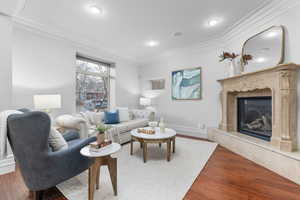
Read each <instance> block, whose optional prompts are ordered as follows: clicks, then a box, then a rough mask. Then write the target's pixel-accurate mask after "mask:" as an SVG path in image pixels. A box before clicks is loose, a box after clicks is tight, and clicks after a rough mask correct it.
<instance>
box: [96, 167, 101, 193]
mask: <svg viewBox="0 0 300 200" xmlns="http://www.w3.org/2000/svg"><path fill="white" fill-rule="evenodd" d="M100 170H101V169H100V166H99V167H98V169H97V180H96V189H97V190H99V181H100Z"/></svg>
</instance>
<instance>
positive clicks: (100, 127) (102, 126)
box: [96, 124, 111, 134]
mask: <svg viewBox="0 0 300 200" xmlns="http://www.w3.org/2000/svg"><path fill="white" fill-rule="evenodd" d="M110 128H111V127H110V126H107V125H105V124H100V125H97V127H96V130H97V131H98V132H99V134H103V133H105V131H107V130H109V129H110Z"/></svg>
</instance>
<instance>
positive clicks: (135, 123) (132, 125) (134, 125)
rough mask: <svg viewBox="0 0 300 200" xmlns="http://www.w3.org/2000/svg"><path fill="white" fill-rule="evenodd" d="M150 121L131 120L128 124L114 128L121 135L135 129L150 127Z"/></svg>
mask: <svg viewBox="0 0 300 200" xmlns="http://www.w3.org/2000/svg"><path fill="white" fill-rule="evenodd" d="M148 122H149V120H148V119H134V120H130V121H128V122H122V123H119V124H115V125H113V127H115V128H117V129H118V131H119V133H120V134H121V133H125V132H128V131H131V130H132V129H135V128H141V127H145V126H147V125H148Z"/></svg>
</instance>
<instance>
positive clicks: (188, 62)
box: [140, 47, 224, 137]
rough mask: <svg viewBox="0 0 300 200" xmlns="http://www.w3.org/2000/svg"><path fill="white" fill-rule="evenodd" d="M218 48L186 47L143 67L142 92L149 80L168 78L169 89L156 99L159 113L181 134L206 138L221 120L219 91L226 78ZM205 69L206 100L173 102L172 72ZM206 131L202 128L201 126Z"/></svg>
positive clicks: (204, 93)
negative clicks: (211, 128) (207, 133)
mask: <svg viewBox="0 0 300 200" xmlns="http://www.w3.org/2000/svg"><path fill="white" fill-rule="evenodd" d="M217 51H218V49H217V48H197V47H191V48H185V49H178V50H174V51H171V52H168V53H167V54H165V55H162V56H160V57H159V58H158V59H157V60H156V61H155V62H154V63H151V64H147V65H145V66H143V67H141V68H140V83H141V90H142V91H144V90H145V89H147V88H145V87H147V84H146V83H147V80H151V79H155V78H164V79H165V80H166V90H165V91H164V93H163V94H162V95H160V96H159V97H158V98H157V99H155V100H154V102H155V104H156V105H155V107H156V109H157V111H158V114H159V115H161V116H163V117H164V119H165V121H166V123H167V124H168V126H170V127H173V128H175V129H176V130H178V131H179V132H181V133H184V134H190V135H194V136H199V137H205V135H204V134H205V133H206V128H207V127H211V126H217V124H218V122H219V120H220V109H219V90H220V85H219V84H218V83H217V82H216V80H217V79H219V78H221V77H223V76H224V70H222V67H218V57H217V54H218V53H217ZM199 66H200V67H202V99H201V100H200V101H198V100H194V101H190V100H187V101H175V100H172V99H171V72H172V71H175V70H178V69H184V68H193V67H199ZM203 125H204V126H205V128H203V129H202V128H200V127H201V126H203Z"/></svg>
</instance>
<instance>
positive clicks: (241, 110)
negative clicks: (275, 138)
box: [237, 97, 272, 141]
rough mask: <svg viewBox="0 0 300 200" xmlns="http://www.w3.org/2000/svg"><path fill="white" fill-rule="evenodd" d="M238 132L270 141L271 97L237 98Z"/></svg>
mask: <svg viewBox="0 0 300 200" xmlns="http://www.w3.org/2000/svg"><path fill="white" fill-rule="evenodd" d="M237 123H238V131H239V132H240V133H243V134H246V135H250V136H253V137H257V138H260V139H263V140H267V141H270V139H271V137H272V97H246V98H245V97H242V98H238V122H237Z"/></svg>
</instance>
